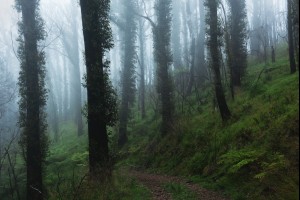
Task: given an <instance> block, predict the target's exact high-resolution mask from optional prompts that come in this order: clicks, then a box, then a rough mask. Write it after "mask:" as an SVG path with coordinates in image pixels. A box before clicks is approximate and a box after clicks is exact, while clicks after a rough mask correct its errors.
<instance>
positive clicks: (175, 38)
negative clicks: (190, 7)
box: [171, 0, 182, 69]
mask: <svg viewBox="0 0 300 200" xmlns="http://www.w3.org/2000/svg"><path fill="white" fill-rule="evenodd" d="M179 13H180V1H178V0H173V9H172V14H173V21H172V22H173V23H172V38H171V41H172V52H173V60H174V68H175V69H179V68H181V67H182V60H181V59H182V56H181V46H180V39H181V37H180V30H181V22H180V14H179Z"/></svg>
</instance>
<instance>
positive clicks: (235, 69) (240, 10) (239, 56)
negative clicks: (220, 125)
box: [228, 0, 247, 91]
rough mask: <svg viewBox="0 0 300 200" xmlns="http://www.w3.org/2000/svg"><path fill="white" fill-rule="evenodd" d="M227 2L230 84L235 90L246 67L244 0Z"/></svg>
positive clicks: (229, 0)
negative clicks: (228, 8)
mask: <svg viewBox="0 0 300 200" xmlns="http://www.w3.org/2000/svg"><path fill="white" fill-rule="evenodd" d="M228 2H229V6H230V17H229V23H230V25H229V28H230V30H229V32H230V41H229V45H230V51H231V52H229V54H230V57H231V59H230V64H231V66H229V67H230V68H231V70H230V72H231V74H230V75H231V77H230V80H231V81H230V82H231V85H232V87H233V88H235V87H240V86H241V84H242V82H241V80H242V77H243V76H244V75H245V72H246V67H247V45H246V40H247V27H246V20H247V12H246V2H245V0H228ZM233 91H234V90H233Z"/></svg>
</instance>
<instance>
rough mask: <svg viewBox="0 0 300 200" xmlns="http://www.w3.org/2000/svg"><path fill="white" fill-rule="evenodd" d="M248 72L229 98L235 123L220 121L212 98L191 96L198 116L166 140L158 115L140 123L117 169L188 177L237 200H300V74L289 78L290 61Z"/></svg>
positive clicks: (182, 119)
mask: <svg viewBox="0 0 300 200" xmlns="http://www.w3.org/2000/svg"><path fill="white" fill-rule="evenodd" d="M248 69H249V70H248V75H247V77H246V79H245V81H244V86H243V88H241V90H240V91H239V92H238V94H237V96H236V98H235V100H234V101H233V100H229V105H230V109H231V111H232V114H233V116H232V119H231V120H230V121H229V122H227V123H226V124H223V123H222V122H221V119H220V116H219V114H218V111H217V110H215V109H214V107H213V106H212V104H211V103H209V102H211V100H210V99H209V98H210V97H209V96H208V97H207V96H206V97H205V98H207V99H205V101H206V102H208V103H206V104H203V105H201V107H200V108H199V107H196V106H197V102H195V100H193V97H191V100H190V101H191V102H193V101H194V103H193V104H192V105H195V108H192V109H190V110H197V112H195V111H193V112H190V111H189V112H186V114H181V115H179V117H178V118H177V120H176V123H174V126H173V130H170V134H169V135H168V136H166V137H164V138H162V137H160V135H159V120H157V119H155V118H154V117H153V115H151V114H148V118H147V119H145V120H144V121H142V120H140V119H137V118H136V119H134V120H132V121H131V126H130V135H129V144H128V145H127V146H126V147H125V148H123V150H122V151H121V155H120V157H121V158H122V159H123V160H122V161H121V162H119V164H118V165H119V166H124V165H126V166H129V167H134V168H136V169H143V170H148V171H152V172H158V173H162V174H172V175H180V176H185V177H189V179H190V180H191V181H193V182H195V183H199V184H201V185H203V186H205V187H208V188H213V189H216V190H222V191H223V192H224V193H225V194H227V195H228V196H229V197H231V198H232V199H297V198H299V189H298V186H299V178H298V174H299V125H298V122H299V75H298V74H294V75H291V74H290V73H289V67H288V59H287V58H286V57H284V56H283V57H281V58H280V59H278V61H277V62H276V63H275V64H268V65H267V66H265V65H264V64H257V65H251V66H249V68H248ZM190 105H191V103H190V102H189V103H187V106H186V107H188V106H190Z"/></svg>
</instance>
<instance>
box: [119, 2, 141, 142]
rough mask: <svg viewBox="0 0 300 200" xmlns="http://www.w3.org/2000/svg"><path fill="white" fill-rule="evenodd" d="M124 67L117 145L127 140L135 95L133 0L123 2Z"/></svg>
mask: <svg viewBox="0 0 300 200" xmlns="http://www.w3.org/2000/svg"><path fill="white" fill-rule="evenodd" d="M124 6H125V12H124V18H125V21H126V22H125V23H126V26H125V29H124V68H123V70H122V79H121V81H122V94H121V95H122V97H121V98H122V99H121V109H120V127H119V141H118V144H119V146H123V145H124V144H125V143H126V142H127V123H128V118H129V113H130V106H131V105H132V104H133V102H134V97H135V63H136V47H135V43H136V35H137V23H136V19H135V18H136V15H135V7H136V4H135V2H134V0H127V1H126V3H125V4H124Z"/></svg>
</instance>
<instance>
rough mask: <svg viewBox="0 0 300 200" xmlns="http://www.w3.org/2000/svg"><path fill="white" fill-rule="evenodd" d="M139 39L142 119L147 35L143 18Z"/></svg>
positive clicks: (144, 114) (140, 21) (143, 114)
mask: <svg viewBox="0 0 300 200" xmlns="http://www.w3.org/2000/svg"><path fill="white" fill-rule="evenodd" d="M139 30H140V33H139V41H140V65H141V66H140V67H141V79H140V97H141V99H140V102H141V114H142V119H145V117H146V110H145V52H144V51H145V44H144V42H145V36H144V34H145V33H144V31H145V30H144V24H143V22H142V20H139Z"/></svg>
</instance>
